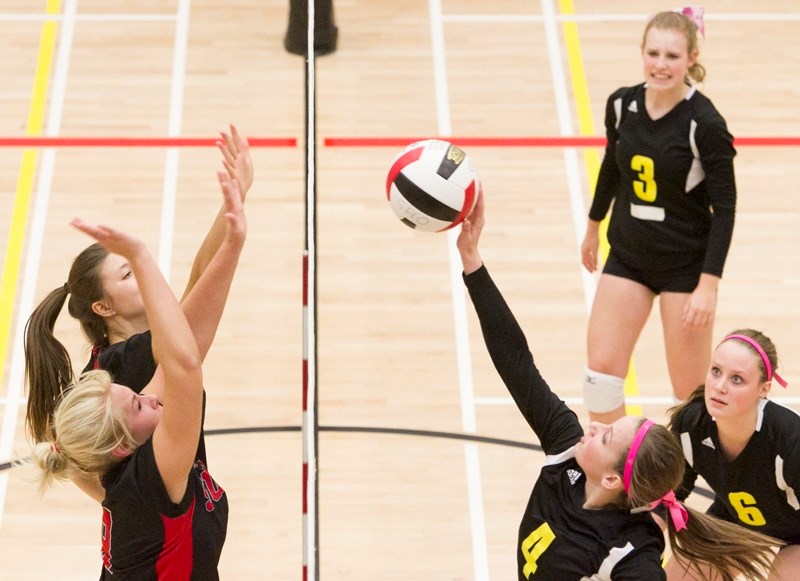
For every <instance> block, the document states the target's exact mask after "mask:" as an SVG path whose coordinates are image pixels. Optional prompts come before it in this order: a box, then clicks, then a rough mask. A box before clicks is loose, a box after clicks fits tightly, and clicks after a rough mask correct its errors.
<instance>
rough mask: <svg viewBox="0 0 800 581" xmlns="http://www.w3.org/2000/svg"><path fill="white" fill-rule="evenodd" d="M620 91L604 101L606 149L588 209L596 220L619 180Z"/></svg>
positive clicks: (605, 211)
mask: <svg viewBox="0 0 800 581" xmlns="http://www.w3.org/2000/svg"><path fill="white" fill-rule="evenodd" d="M621 106H622V95H621V91H616V92H614V93H613V94H612V95H611V96H609V98H608V101H607V102H606V115H605V125H606V151H605V155H604V156H603V162H602V163H601V164H600V173H599V174H598V176H597V185H596V187H595V190H594V198H593V199H592V206H591V208H590V209H589V218H590V219H592V220H595V221H597V222H599V221H601V220H602V219H603V218H605V217H606V214H608V210H609V208H610V207H611V202H613V201H614V198H615V197H616V195H617V191H618V189H619V181H620V171H619V165H618V164H617V141H618V140H619V131H618V130H617V127H618V126H619V121H620V120H619V118H618V117H619V115H620V113H621Z"/></svg>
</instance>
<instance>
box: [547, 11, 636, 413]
mask: <svg viewBox="0 0 800 581" xmlns="http://www.w3.org/2000/svg"><path fill="white" fill-rule="evenodd" d="M559 9H560V11H561V13H562V14H575V7H574V5H573V2H572V0H559ZM564 42H565V44H566V48H567V55H568V57H569V58H568V60H569V71H570V77H571V79H572V92H573V94H574V95H575V108H576V110H577V113H578V131H579V134H580V135H594V134H595V132H594V122H593V120H592V107H591V101H590V99H589V86H588V84H587V82H586V70H585V69H584V67H583V54H582V53H581V43H580V38H579V36H578V24H577V23H576V22H574V21H565V22H564ZM583 161H584V165H585V166H586V176H587V179H588V182H589V191H590V192H592V194H593V195H594V189H595V186H596V185H597V175H598V174H599V173H600V155H599V154H598V152H597V150H596V149H589V148H586V149H584V150H583ZM607 230H608V216H606V218H605V219H604V220H603V221H602V223H601V224H600V249H599V250H600V259H601V261H603V262H605V260H606V258H607V257H608V251H609V248H610V247H609V245H608V238H607V237H606V232H607ZM625 395H626V396H628V397H635V396H637V395H639V386H638V382H637V380H636V367H635V366H634V363H633V358H631V361H630V364H629V366H628V375H627V376H626V377H625ZM626 409H627V412H628V413H629V414H632V415H642V407H641V406H640V405H628V406H626Z"/></svg>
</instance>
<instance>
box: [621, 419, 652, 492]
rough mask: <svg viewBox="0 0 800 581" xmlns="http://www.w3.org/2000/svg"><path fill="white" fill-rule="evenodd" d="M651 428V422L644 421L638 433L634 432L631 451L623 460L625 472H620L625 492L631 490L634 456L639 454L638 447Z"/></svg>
mask: <svg viewBox="0 0 800 581" xmlns="http://www.w3.org/2000/svg"><path fill="white" fill-rule="evenodd" d="M651 427H653V422H652V421H650V420H645V421H644V422H643V423H642V425H641V427H640V428H639V431H638V432H636V436H635V437H634V438H633V442H632V443H631V449H630V450H629V451H628V457H627V458H625V470H624V471H623V472H622V484H623V486H624V487H625V492H626V493H628V492H630V489H631V476H633V461H634V460H636V454H637V453H638V452H639V446H641V445H642V440H644V437H645V435H646V434H647V431H648V430H649V429H650V428H651Z"/></svg>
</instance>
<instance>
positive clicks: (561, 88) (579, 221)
mask: <svg viewBox="0 0 800 581" xmlns="http://www.w3.org/2000/svg"><path fill="white" fill-rule="evenodd" d="M542 15H543V16H544V17H545V20H544V30H545V37H546V39H547V54H548V56H549V57H550V74H551V76H552V81H553V91H555V105H556V111H557V113H558V125H559V130H560V132H561V135H563V136H572V135H574V133H573V129H572V114H571V113H570V108H569V103H570V98H569V94H568V92H567V81H566V78H565V75H564V65H563V62H564V59H563V57H562V54H561V45H560V44H559V36H558V29H557V28H556V14H555V8H554V7H553V3H552V1H550V0H542ZM564 165H565V166H566V177H567V191H568V192H569V200H570V209H571V210H572V223H573V229H574V233H575V245H576V247H577V249H578V256H580V248H581V242H582V236H583V232H584V230H585V228H586V207H585V206H584V203H583V190H582V187H581V182H580V176H581V169H580V164H579V163H578V151H577V150H576V149H575V148H571V147H569V148H565V149H564ZM575 264H576V265H577V267H578V271H579V272H580V274H581V280H582V282H583V298H584V303H585V305H586V312H587V313H588V312H590V311H591V309H592V301H593V300H594V293H595V289H596V286H597V284H596V281H595V278H594V275H593V274H592V273H590V272H589V271H588V270H586V269H585V268H581V266H580V262H579V261H576V262H575Z"/></svg>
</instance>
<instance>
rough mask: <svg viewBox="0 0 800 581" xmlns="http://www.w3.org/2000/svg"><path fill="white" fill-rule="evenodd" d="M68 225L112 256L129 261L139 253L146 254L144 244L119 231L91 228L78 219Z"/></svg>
mask: <svg viewBox="0 0 800 581" xmlns="http://www.w3.org/2000/svg"><path fill="white" fill-rule="evenodd" d="M70 224H71V225H72V226H74V227H75V228H77V229H78V230H80V231H81V232H83V233H85V234H88V235H89V236H91V237H92V238H94V239H95V240H97V242H98V243H99V244H100V246H102V247H103V248H105V249H106V250H108V251H109V252H111V253H113V254H119V255H120V256H124V257H125V258H127V259H131V258H133V257H134V256H136V255H137V254H138V253H140V252H147V247H146V246H145V244H144V242H142V241H141V240H139V239H138V238H136V237H135V236H132V235H130V234H126V233H125V232H122V231H120V230H115V229H114V228H111V227H110V226H103V225H102V224H98V225H96V226H93V225H91V224H87V223H86V222H84V221H83V220H81V219H80V218H73V219H72V220H70Z"/></svg>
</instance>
